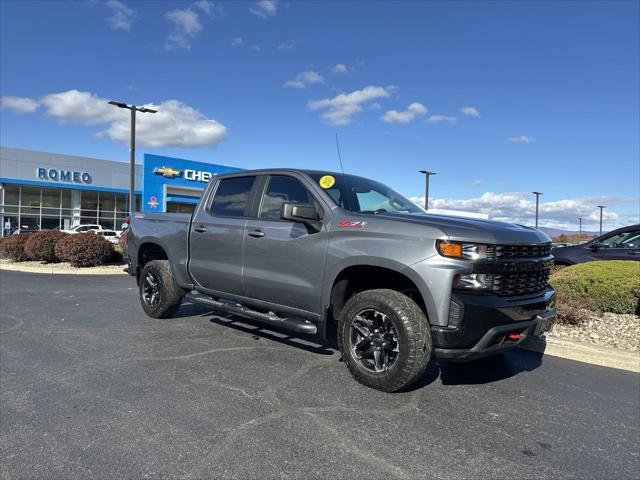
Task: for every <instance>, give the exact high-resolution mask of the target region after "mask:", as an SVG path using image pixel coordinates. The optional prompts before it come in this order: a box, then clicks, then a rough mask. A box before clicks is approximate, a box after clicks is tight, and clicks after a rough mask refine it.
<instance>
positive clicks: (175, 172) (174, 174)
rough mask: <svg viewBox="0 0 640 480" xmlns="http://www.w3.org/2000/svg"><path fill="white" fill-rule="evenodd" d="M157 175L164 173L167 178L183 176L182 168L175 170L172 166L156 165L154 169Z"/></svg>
mask: <svg viewBox="0 0 640 480" xmlns="http://www.w3.org/2000/svg"><path fill="white" fill-rule="evenodd" d="M153 173H155V174H156V175H162V176H163V177H166V178H176V177H180V176H182V170H174V169H173V168H171V167H156V168H154V169H153Z"/></svg>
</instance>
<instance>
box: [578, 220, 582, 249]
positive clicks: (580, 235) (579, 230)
mask: <svg viewBox="0 0 640 480" xmlns="http://www.w3.org/2000/svg"><path fill="white" fill-rule="evenodd" d="M578 221H579V222H580V227H579V228H578V243H580V242H582V217H579V218H578Z"/></svg>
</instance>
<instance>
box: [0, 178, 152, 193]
mask: <svg viewBox="0 0 640 480" xmlns="http://www.w3.org/2000/svg"><path fill="white" fill-rule="evenodd" d="M0 183H10V184H17V185H32V186H34V187H48V188H68V189H70V190H93V191H100V192H113V193H124V194H127V195H128V194H129V190H128V189H124V188H109V187H96V186H95V185H81V184H77V183H64V182H38V181H36V180H18V179H15V178H4V177H0ZM135 194H136V195H142V191H140V190H135Z"/></svg>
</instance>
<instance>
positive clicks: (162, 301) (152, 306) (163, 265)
mask: <svg viewBox="0 0 640 480" xmlns="http://www.w3.org/2000/svg"><path fill="white" fill-rule="evenodd" d="M139 289H140V303H141V304H142V309H143V310H144V312H145V313H146V314H147V315H149V316H150V317H152V318H169V317H172V316H173V315H174V314H175V313H176V311H177V310H178V308H180V303H181V302H182V295H183V293H184V292H183V291H182V290H181V289H179V288H178V287H176V285H175V283H174V281H173V275H172V274H171V266H170V265H169V261H168V260H152V261H150V262H149V263H147V264H146V265H145V266H144V268H143V269H142V272H141V273H140V284H139Z"/></svg>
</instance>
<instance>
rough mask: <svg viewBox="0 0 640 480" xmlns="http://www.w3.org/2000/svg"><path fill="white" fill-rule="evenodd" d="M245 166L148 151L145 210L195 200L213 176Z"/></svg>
mask: <svg viewBox="0 0 640 480" xmlns="http://www.w3.org/2000/svg"><path fill="white" fill-rule="evenodd" d="M242 170H243V169H241V168H236V167H229V166H227V165H218V164H215V163H206V162H196V161H193V160H186V159H184V158H174V157H164V156H162V155H152V154H148V153H145V155H144V163H143V170H142V171H143V173H142V211H143V212H160V211H162V209H163V206H164V205H166V203H167V202H180V203H193V204H195V203H197V202H198V198H199V197H200V191H201V190H204V188H205V187H206V186H207V182H208V181H209V180H210V179H211V178H213V176H215V175H219V174H222V173H229V172H239V171H242ZM169 189H171V190H172V191H169ZM165 192H167V195H166V198H165Z"/></svg>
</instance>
